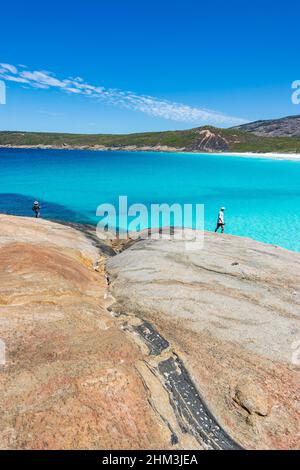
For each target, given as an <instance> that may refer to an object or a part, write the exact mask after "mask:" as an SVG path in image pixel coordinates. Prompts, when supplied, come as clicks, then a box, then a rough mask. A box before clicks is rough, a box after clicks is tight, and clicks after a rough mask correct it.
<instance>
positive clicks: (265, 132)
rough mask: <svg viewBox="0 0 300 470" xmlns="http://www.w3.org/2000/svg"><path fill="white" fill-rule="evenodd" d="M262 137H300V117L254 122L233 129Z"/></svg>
mask: <svg viewBox="0 0 300 470" xmlns="http://www.w3.org/2000/svg"><path fill="white" fill-rule="evenodd" d="M234 129H239V130H241V131H246V132H252V133H253V134H255V135H258V136H262V137H300V116H288V117H285V118H281V119H271V120H267V121H255V122H250V123H249V124H243V125H241V126H237V127H234Z"/></svg>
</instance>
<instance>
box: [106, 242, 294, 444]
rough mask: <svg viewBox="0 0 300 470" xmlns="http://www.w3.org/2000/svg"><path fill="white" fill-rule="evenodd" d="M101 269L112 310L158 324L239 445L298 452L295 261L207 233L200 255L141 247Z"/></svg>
mask: <svg viewBox="0 0 300 470" xmlns="http://www.w3.org/2000/svg"><path fill="white" fill-rule="evenodd" d="M107 271H108V274H109V277H110V287H111V291H112V293H113V296H114V297H115V299H116V304H115V306H114V310H115V311H116V312H119V313H120V314H121V315H122V313H126V314H128V313H129V312H130V313H131V315H133V316H134V317H139V318H141V319H142V320H143V321H144V322H149V323H150V324H154V325H155V327H156V328H157V331H158V332H159V333H160V335H161V336H162V337H163V338H164V339H165V340H167V341H168V343H169V350H170V351H173V353H174V352H175V353H176V354H177V356H178V357H179V358H180V361H182V362H181V363H183V364H184V365H185V367H186V370H187V371H189V373H190V374H191V377H192V380H193V383H194V385H195V387H196V388H197V390H198V391H199V393H200V395H201V396H202V398H203V399H204V402H205V403H206V405H207V406H208V408H209V410H210V412H211V413H212V415H213V416H214V419H215V420H216V421H217V422H218V424H219V425H220V426H221V427H222V428H223V429H224V430H226V432H227V433H228V434H230V436H231V437H232V438H234V439H235V441H236V442H238V443H239V444H241V445H242V446H244V447H246V448H263V449H270V448H272V449H273V448H278V449H285V448H297V447H299V444H300V442H299V435H298V434H297V432H298V431H297V429H299V422H300V421H299V419H300V416H299V407H298V402H297V394H298V393H299V389H298V386H299V375H298V374H299V365H297V361H296V360H295V348H296V347H297V345H298V347H299V339H300V336H299V335H300V329H299V326H300V325H299V311H300V309H299V307H300V291H299V285H300V254H297V253H291V252H288V251H287V250H284V249H281V248H277V247H274V246H270V245H264V244H261V243H258V242H255V241H252V240H248V239H242V238H239V237H232V236H226V235H223V236H222V235H216V234H206V236H205V242H204V247H203V249H199V250H197V251H189V250H186V249H185V242H184V241H181V240H173V241H167V240H144V241H139V242H138V243H136V244H135V245H133V246H131V247H130V248H129V249H127V250H126V251H124V252H123V253H121V254H120V255H118V256H117V257H114V258H112V259H110V260H109V261H108V263H107ZM165 360H166V355H165V353H164V356H162V357H161V360H160V361H159V366H158V367H159V368H163V367H165V366H164V364H165ZM169 360H170V359H169ZM170 368H171V365H170V366H169V369H170ZM176 368H177V369H178V368H179V364H177V366H176ZM171 370H172V368H171V369H170V370H169V372H170V373H171ZM167 387H168V384H167ZM189 401H190V402H191V400H189ZM190 431H191V432H193V429H190ZM194 431H195V428H194Z"/></svg>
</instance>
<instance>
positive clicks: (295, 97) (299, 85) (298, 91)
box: [291, 80, 300, 104]
mask: <svg viewBox="0 0 300 470" xmlns="http://www.w3.org/2000/svg"><path fill="white" fill-rule="evenodd" d="M292 90H294V91H293V93H292V98H291V99H292V103H293V104H300V80H295V81H294V82H293V83H292Z"/></svg>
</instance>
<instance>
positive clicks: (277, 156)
mask: <svg viewBox="0 0 300 470" xmlns="http://www.w3.org/2000/svg"><path fill="white" fill-rule="evenodd" d="M0 149H12V150H13V149H28V150H29V149H33V150H88V151H93V152H95V151H100V152H104V151H107V152H149V153H150V152H153V153H159V152H161V153H180V154H184V155H185V154H195V155H220V156H223V157H242V158H263V159H270V160H281V161H284V160H285V161H300V154H299V153H276V152H266V153H261V152H259V153H257V152H218V151H214V152H205V151H202V152H199V151H198V150H186V149H184V148H175V147H167V146H155V147H148V146H145V147H136V146H127V147H104V146H93V147H91V146H85V145H83V146H70V145H65V146H59V145H0Z"/></svg>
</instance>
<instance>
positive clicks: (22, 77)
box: [0, 63, 245, 125]
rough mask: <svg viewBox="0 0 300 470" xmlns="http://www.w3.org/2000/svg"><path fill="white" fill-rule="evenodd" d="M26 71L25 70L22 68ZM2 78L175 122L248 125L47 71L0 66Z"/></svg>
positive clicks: (235, 119)
mask: <svg viewBox="0 0 300 470" xmlns="http://www.w3.org/2000/svg"><path fill="white" fill-rule="evenodd" d="M23 68H24V66H23ZM0 78H2V79H4V80H9V81H14V82H19V83H25V84H27V85H30V86H32V87H34V88H56V89H59V90H61V91H64V92H66V93H71V94H72V93H74V94H80V95H85V96H87V97H89V98H94V99H98V100H101V101H105V102H107V103H109V104H112V105H114V106H119V107H121V108H124V109H129V110H133V111H139V112H142V113H145V114H148V115H150V116H155V117H160V118H164V119H169V120H173V121H180V122H190V123H195V124H199V125H200V124H203V123H206V124H207V123H209V124H217V125H218V124H224V125H226V124H230V125H233V124H239V123H243V122H245V120H244V119H240V118H237V117H234V116H228V115H226V114H223V113H219V112H217V111H211V110H207V109H202V108H198V107H193V106H188V105H185V104H181V103H176V102H172V101H168V100H164V99H160V98H155V97H153V96H147V95H138V94H136V93H134V92H131V91H122V90H119V89H113V88H104V87H102V86H95V85H91V84H89V83H85V82H84V80H83V79H82V78H81V77H75V78H73V77H70V78H66V79H64V80H60V79H58V78H57V77H56V76H55V75H54V74H53V73H51V72H46V71H42V70H40V71H32V72H30V71H28V70H21V71H18V69H17V68H16V67H15V66H14V65H11V64H1V63H0Z"/></svg>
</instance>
